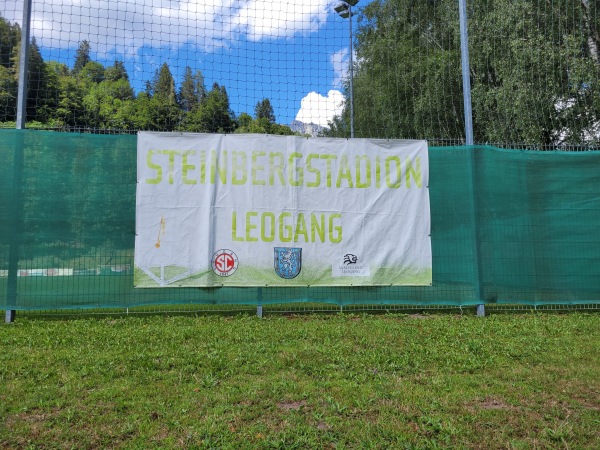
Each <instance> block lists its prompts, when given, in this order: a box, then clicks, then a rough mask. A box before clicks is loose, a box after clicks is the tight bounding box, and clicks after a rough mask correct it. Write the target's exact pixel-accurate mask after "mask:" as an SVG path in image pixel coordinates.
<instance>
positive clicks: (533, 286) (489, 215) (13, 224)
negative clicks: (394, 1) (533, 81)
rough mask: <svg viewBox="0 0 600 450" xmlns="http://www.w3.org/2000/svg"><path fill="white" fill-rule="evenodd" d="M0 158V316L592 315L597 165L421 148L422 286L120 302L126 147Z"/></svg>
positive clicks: (176, 292)
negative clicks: (339, 310) (173, 309)
mask: <svg viewBox="0 0 600 450" xmlns="http://www.w3.org/2000/svg"><path fill="white" fill-rule="evenodd" d="M0 155H1V157H2V161H3V164H2V165H1V166H0V176H1V178H0V183H1V185H0V309H13V310H48V309H81V308H113V307H114V308H127V307H134V306H142V305H158V304H214V305H233V304H263V305H267V304H275V303H290V302H317V303H335V304H338V305H359V304H360V305H367V304H405V305H419V306H425V305H453V306H467V305H475V304H480V303H484V304H508V303H510V304H526V305H548V304H592V303H594V304H595V303H600V151H587V152H557V151H530V150H506V149H498V148H494V147H487V146H471V147H432V148H430V186H429V190H430V197H431V220H432V229H431V234H432V247H433V285H432V286H427V287H352V288H339V287H335V288H333V287H332V288H323V287H318V288H317V287H315V288H277V287H269V288H161V289H134V288H133V247H134V234H135V187H136V137H135V136H114V135H92V134H69V133H57V132H44V131H32V130H2V131H0ZM389 245H394V243H393V241H390V243H389Z"/></svg>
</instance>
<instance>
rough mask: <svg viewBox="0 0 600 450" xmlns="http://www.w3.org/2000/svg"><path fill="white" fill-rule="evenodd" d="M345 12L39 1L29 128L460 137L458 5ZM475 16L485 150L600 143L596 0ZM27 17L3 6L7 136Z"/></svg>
mask: <svg viewBox="0 0 600 450" xmlns="http://www.w3.org/2000/svg"><path fill="white" fill-rule="evenodd" d="M334 6H335V2H333V3H332V2H330V1H329V0H310V1H305V2H296V3H293V2H292V3H286V2H274V1H269V0H244V1H239V2H230V1H211V2H206V1H203V0H199V1H167V0H153V1H150V2H148V1H144V2H142V1H135V0H124V1H120V2H108V1H97V2H80V1H74V0H60V1H57V0H50V1H43V2H42V1H38V0H34V1H33V3H32V19H31V22H30V23H31V36H32V39H31V40H32V42H31V48H30V51H29V71H28V73H29V84H28V86H29V89H28V98H27V104H26V113H27V121H28V127H45V128H52V129H62V130H89V131H94V132H124V131H129V132H133V131H135V130H159V131H169V130H187V131H203V132H236V131H237V132H260V133H271V134H286V133H291V132H298V133H309V134H313V135H316V134H318V133H325V134H329V135H333V136H340V137H345V136H349V135H350V123H351V122H352V123H353V124H354V128H355V130H356V136H357V137H371V138H374V137H383V138H416V139H429V140H430V142H431V143H433V144H439V145H447V144H460V143H463V142H464V135H465V132H464V116H463V102H462V77H461V53H460V39H461V36H460V31H459V30H460V28H459V14H458V2H457V0H428V1H418V2H415V1H413V0H361V1H360V2H359V3H358V4H357V5H356V6H353V7H352V10H353V11H352V12H353V14H354V17H347V18H346V19H343V18H341V17H340V16H339V15H338V14H337V13H336V11H335V9H334ZM467 7H468V8H467V13H468V14H467V16H468V32H469V54H470V58H471V59H470V81H471V85H472V104H473V122H474V136H475V143H494V144H496V145H503V146H511V147H513V148H514V147H519V148H522V147H527V148H556V147H565V146H569V147H572V148H587V149H590V148H598V146H599V142H600V94H599V93H598V88H599V76H600V75H599V74H600V53H599V52H600V50H599V49H600V20H599V19H600V17H599V11H598V9H599V3H598V2H597V1H591V0H551V1H546V0H544V1H542V0H495V1H487V0H469V1H468V2H467ZM22 9H23V1H21V0H6V1H5V2H4V3H3V9H2V10H1V11H0V15H1V16H2V18H1V19H0V123H3V124H4V126H7V127H11V126H14V122H13V121H14V120H15V116H16V101H17V100H16V97H17V95H16V92H17V83H18V80H17V78H18V76H17V75H18V74H17V72H18V62H19V55H18V53H19V52H18V50H19V45H20V44H19V39H20V26H19V24H20V23H21V22H22V19H21V15H22V12H21V11H22ZM349 19H350V20H349ZM351 25H353V28H352V30H353V32H352V34H351ZM351 42H352V45H351V44H350V43H351ZM351 47H352V50H351ZM351 54H352V55H353V58H352V61H353V62H354V64H353V71H352V74H353V76H352V77H350V76H349V75H350V71H349V70H348V69H349V63H350V60H351V59H350V55H351ZM350 80H352V81H353V90H352V92H353V93H354V95H353V98H354V102H353V106H354V108H350V101H349V98H350V95H349V94H350ZM351 109H353V111H354V118H353V120H352V118H351V114H350V112H351Z"/></svg>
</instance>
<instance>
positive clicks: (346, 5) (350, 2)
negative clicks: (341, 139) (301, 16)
mask: <svg viewBox="0 0 600 450" xmlns="http://www.w3.org/2000/svg"><path fill="white" fill-rule="evenodd" d="M357 3H358V0H346V1H343V2H342V3H340V4H339V5H338V6H336V7H335V11H336V12H337V13H338V15H339V16H340V17H341V18H342V19H349V20H348V25H349V30H350V38H349V39H350V45H349V47H350V68H349V69H350V70H349V72H350V138H354V62H353V57H354V55H353V53H354V51H353V42H352V16H353V15H354V14H353V13H352V7H353V6H356V4H357Z"/></svg>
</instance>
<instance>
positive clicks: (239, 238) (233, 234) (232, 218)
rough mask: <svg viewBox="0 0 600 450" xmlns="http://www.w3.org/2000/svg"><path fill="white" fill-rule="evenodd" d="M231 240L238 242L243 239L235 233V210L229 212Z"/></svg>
mask: <svg viewBox="0 0 600 450" xmlns="http://www.w3.org/2000/svg"><path fill="white" fill-rule="evenodd" d="M231 240H232V241H233V242H240V241H243V240H244V238H243V237H239V236H238V235H237V213H236V212H235V211H233V212H232V213H231Z"/></svg>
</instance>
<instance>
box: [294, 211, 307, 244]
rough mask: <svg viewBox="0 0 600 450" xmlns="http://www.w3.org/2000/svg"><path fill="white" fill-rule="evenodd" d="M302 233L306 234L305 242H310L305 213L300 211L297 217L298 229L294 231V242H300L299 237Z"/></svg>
mask: <svg viewBox="0 0 600 450" xmlns="http://www.w3.org/2000/svg"><path fill="white" fill-rule="evenodd" d="M300 235H302V236H304V242H308V231H307V230H306V222H305V220H304V213H298V217H296V231H295V233H294V242H298V237H299V236H300Z"/></svg>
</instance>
